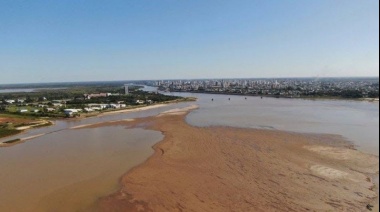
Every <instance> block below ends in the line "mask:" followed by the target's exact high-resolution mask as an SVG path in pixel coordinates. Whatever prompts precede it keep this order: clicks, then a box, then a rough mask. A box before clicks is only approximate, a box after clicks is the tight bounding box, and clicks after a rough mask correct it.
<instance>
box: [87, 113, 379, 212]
mask: <svg viewBox="0 0 380 212" xmlns="http://www.w3.org/2000/svg"><path fill="white" fill-rule="evenodd" d="M185 115H186V114H184V113H183V112H178V111H171V112H169V113H166V114H162V115H159V116H157V117H149V118H143V119H137V120H134V121H129V122H128V123H127V122H124V121H120V122H114V123H104V124H99V125H94V126H91V127H99V126H112V125H125V126H127V127H136V126H138V127H141V126H145V128H147V129H152V130H157V131H161V132H162V133H163V134H164V135H165V138H164V140H163V141H161V142H159V143H158V144H156V145H155V146H154V150H155V153H154V155H153V156H152V157H150V158H149V159H148V160H147V161H146V162H145V163H143V164H141V165H139V166H137V167H135V168H133V169H132V170H130V171H128V172H127V174H125V175H124V176H123V177H122V179H121V189H120V190H119V191H118V192H116V193H114V194H112V195H110V196H107V197H104V198H101V199H100V200H99V202H98V203H97V210H99V211H308V210H317V211H321V210H322V211H328V210H331V211H336V210H340V211H341V210H353V211H366V210H367V209H366V206H367V204H369V203H371V204H373V202H374V201H375V199H376V197H377V194H376V192H375V188H374V183H373V182H372V181H371V178H370V177H371V176H374V175H377V174H378V164H379V158H378V157H377V156H373V155H368V154H364V153H361V152H359V151H357V150H354V149H351V148H350V147H349V145H334V146H331V145H329V144H328V142H327V143H326V142H325V141H324V140H325V139H326V138H325V136H323V138H322V137H320V136H318V135H314V136H312V135H304V134H297V133H289V132H281V131H273V130H258V129H239V128H232V127H206V128H200V127H193V126H190V125H188V124H186V122H185V121H184V119H185ZM342 143H344V142H342ZM375 210H378V208H376V209H375Z"/></svg>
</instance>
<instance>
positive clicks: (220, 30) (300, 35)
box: [0, 0, 379, 84]
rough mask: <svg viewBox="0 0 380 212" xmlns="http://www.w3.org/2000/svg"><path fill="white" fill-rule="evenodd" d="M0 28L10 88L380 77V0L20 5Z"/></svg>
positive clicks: (2, 65) (4, 80)
mask: <svg viewBox="0 0 380 212" xmlns="http://www.w3.org/2000/svg"><path fill="white" fill-rule="evenodd" d="M0 20H2V21H1V22H0V46H2V48H0V74H1V77H0V84H14V83H42V82H82V81H115V80H120V79H122V80H166V79H173V80H175V79H205V78H208V79H218V78H219V79H222V78H294V77H301V78H302V77H311V78H323V77H378V76H379V72H378V71H379V60H378V58H379V2H377V1H370V0H367V1H360V2H359V1H355V0H350V1H317V2H306V1H265V2H261V1H247V0H241V1H237V2H236V1H234V2H231V1H207V2H204V1H191V2H177V1H169V0H168V1H160V2H158V1H155V2H152V1H138V2H124V1H111V2H107V4H104V3H103V2H101V1H91V2H88V1H80V2H77V1H65V2H64V3H60V2H53V3H52V2H47V1H33V2H18V1H13V2H1V3H0Z"/></svg>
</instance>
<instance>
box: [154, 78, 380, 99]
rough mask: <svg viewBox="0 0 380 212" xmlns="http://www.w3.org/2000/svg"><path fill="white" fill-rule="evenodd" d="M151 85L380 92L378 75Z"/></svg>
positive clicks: (253, 91)
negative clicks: (371, 76)
mask: <svg viewBox="0 0 380 212" xmlns="http://www.w3.org/2000/svg"><path fill="white" fill-rule="evenodd" d="M151 85H154V86H157V87H159V89H160V90H163V91H178V92H205V93H235V94H248V95H269V96H270V95H276V96H284V97H301V96H309V95H318V94H320V95H339V93H342V92H345V91H358V92H359V93H360V94H361V95H362V97H363V98H366V97H370V96H371V95H375V96H376V93H377V96H378V93H379V79H378V78H376V79H375V78H366V79H364V78H322V79H320V78H318V79H312V78H304V79H301V78H294V79H205V80H165V81H155V82H152V83H151Z"/></svg>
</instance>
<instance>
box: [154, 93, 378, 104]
mask: <svg viewBox="0 0 380 212" xmlns="http://www.w3.org/2000/svg"><path fill="white" fill-rule="evenodd" d="M160 92H163V93H166V92H169V93H195V94H212V95H231V96H250V97H262V98H276V99H309V100H352V101H369V102H378V101H379V98H343V97H334V96H320V97H319V96H318V97H316V96H299V97H291V96H278V95H258V94H243V93H227V92H198V91H160Z"/></svg>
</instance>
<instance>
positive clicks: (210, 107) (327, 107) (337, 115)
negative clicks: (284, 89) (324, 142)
mask: <svg viewBox="0 0 380 212" xmlns="http://www.w3.org/2000/svg"><path fill="white" fill-rule="evenodd" d="M180 95H183V96H194V97H197V98H198V104H199V105H200V108H199V109H198V110H196V111H193V112H192V113H190V114H189V115H188V116H187V122H188V123H190V124H192V125H195V126H211V125H224V126H233V127H245V128H262V129H276V130H285V131H293V132H301V133H324V134H334V135H341V136H343V137H344V138H345V139H347V140H349V141H351V142H352V143H353V144H355V145H356V147H357V148H358V149H360V150H362V151H364V152H368V153H371V154H375V155H379V103H378V102H367V101H347V100H305V99H281V98H280V99H277V98H263V99H261V98H260V97H249V96H248V97H245V96H229V95H209V94H186V93H180ZM228 99H230V100H228ZM212 100H213V101H212Z"/></svg>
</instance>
